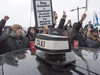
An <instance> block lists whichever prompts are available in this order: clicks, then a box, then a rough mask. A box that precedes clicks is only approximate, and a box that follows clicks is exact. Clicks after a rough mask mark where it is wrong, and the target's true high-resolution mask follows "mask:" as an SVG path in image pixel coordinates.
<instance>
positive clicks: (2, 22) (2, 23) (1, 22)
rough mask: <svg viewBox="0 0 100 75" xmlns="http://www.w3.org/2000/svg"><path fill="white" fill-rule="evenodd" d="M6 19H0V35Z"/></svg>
mask: <svg viewBox="0 0 100 75" xmlns="http://www.w3.org/2000/svg"><path fill="white" fill-rule="evenodd" d="M5 23H6V21H4V20H3V19H2V20H1V21H0V36H1V34H2V29H3V27H4V26H5Z"/></svg>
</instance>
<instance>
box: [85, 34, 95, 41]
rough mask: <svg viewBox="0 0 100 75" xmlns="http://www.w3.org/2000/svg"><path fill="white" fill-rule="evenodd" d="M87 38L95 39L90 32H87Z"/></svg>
mask: <svg viewBox="0 0 100 75" xmlns="http://www.w3.org/2000/svg"><path fill="white" fill-rule="evenodd" d="M87 38H90V39H92V40H96V38H95V37H94V36H93V35H91V34H90V33H88V34H87Z"/></svg>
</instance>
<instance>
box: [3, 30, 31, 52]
mask: <svg viewBox="0 0 100 75" xmlns="http://www.w3.org/2000/svg"><path fill="white" fill-rule="evenodd" d="M14 35H15V34H14V32H13V31H12V32H11V35H10V37H9V38H8V39H7V41H6V43H5V44H4V48H5V51H6V52H11V51H15V50H18V49H23V48H29V47H30V44H29V40H28V38H27V37H25V36H20V37H15V36H14Z"/></svg>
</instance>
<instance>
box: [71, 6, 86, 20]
mask: <svg viewBox="0 0 100 75" xmlns="http://www.w3.org/2000/svg"><path fill="white" fill-rule="evenodd" d="M84 8H85V7H81V8H79V7H78V6H77V9H72V10H70V11H74V10H77V16H78V21H79V9H84Z"/></svg>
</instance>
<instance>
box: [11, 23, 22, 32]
mask: <svg viewBox="0 0 100 75" xmlns="http://www.w3.org/2000/svg"><path fill="white" fill-rule="evenodd" d="M18 28H22V26H21V25H19V24H14V25H13V26H12V30H13V31H14V32H16V30H17V29H18Z"/></svg>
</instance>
